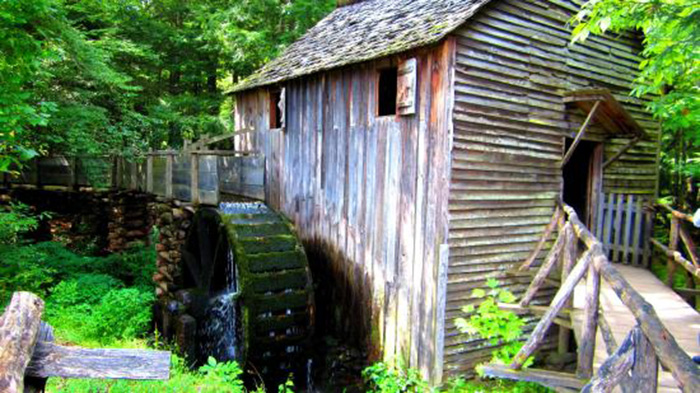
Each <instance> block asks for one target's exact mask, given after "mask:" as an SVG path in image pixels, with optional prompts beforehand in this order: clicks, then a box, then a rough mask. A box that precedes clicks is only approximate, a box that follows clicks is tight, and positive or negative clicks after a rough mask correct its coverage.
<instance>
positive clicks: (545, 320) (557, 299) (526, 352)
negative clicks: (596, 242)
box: [510, 247, 600, 370]
mask: <svg viewBox="0 0 700 393" xmlns="http://www.w3.org/2000/svg"><path fill="white" fill-rule="evenodd" d="M599 248H600V247H597V248H596V250H598V249H599ZM592 254H593V253H592V252H591V250H588V251H586V253H584V254H583V256H581V258H580V259H579V261H578V263H577V264H576V266H574V269H573V270H572V271H571V274H570V275H569V277H567V278H566V281H564V282H563V283H562V286H561V288H560V289H559V291H558V292H557V294H556V295H554V299H552V302H551V303H550V305H549V309H548V310H547V312H545V314H544V316H543V317H542V319H541V320H540V322H539V323H538V324H537V326H536V327H535V330H533V332H532V334H531V335H530V338H529V339H528V340H527V342H526V343H525V345H523V347H522V348H520V351H519V352H518V354H517V355H515V357H514V358H513V362H512V363H511V365H510V367H511V368H513V369H516V370H519V369H520V368H522V366H523V364H524V363H525V361H526V360H527V358H529V357H530V355H532V354H533V353H534V352H535V350H536V349H537V348H538V347H539V346H540V345H541V344H542V340H543V339H544V336H545V333H547V330H548V329H549V327H550V326H551V325H552V321H553V320H554V318H555V316H556V315H558V314H559V312H560V311H561V309H563V308H564V305H565V304H566V301H567V300H568V299H569V297H570V296H572V294H573V291H574V288H575V287H576V284H578V282H579V281H580V280H581V278H583V276H584V275H585V274H586V271H587V270H588V265H589V264H590V263H591V258H592Z"/></svg>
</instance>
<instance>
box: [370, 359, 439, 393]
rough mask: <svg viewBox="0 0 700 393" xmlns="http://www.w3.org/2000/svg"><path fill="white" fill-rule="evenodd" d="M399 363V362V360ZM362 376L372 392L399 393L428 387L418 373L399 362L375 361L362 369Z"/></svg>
mask: <svg viewBox="0 0 700 393" xmlns="http://www.w3.org/2000/svg"><path fill="white" fill-rule="evenodd" d="M399 363H400V362H399ZM362 377H363V378H364V379H365V382H367V384H368V386H369V390H368V392H372V393H401V392H415V391H423V390H426V389H427V388H428V384H427V382H425V381H424V380H423V379H422V378H421V376H420V373H419V372H418V371H417V370H414V369H411V368H408V369H407V368H405V367H402V365H401V364H398V365H390V364H388V363H384V362H377V363H374V364H373V365H371V366H369V367H367V368H365V369H364V370H363V371H362Z"/></svg>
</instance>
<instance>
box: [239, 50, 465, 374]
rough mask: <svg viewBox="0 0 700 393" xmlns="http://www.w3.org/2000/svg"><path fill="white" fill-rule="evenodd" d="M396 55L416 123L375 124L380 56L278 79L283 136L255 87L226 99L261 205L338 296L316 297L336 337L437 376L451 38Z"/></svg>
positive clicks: (380, 121) (411, 119) (387, 120)
mask: <svg viewBox="0 0 700 393" xmlns="http://www.w3.org/2000/svg"><path fill="white" fill-rule="evenodd" d="M402 57H403V58H408V57H416V59H417V61H418V83H417V86H418V87H417V89H418V94H417V108H418V110H417V114H416V115H411V116H400V117H382V118H377V117H376V116H375V113H376V100H375V89H376V81H377V75H378V72H377V67H380V66H382V65H386V64H387V62H388V61H389V60H387V59H383V60H382V63H378V62H372V63H365V64H361V65H357V66H353V67H350V68H345V69H341V70H337V71H333V72H330V73H325V74H322V75H318V76H313V77H308V78H302V79H297V80H294V81H291V82H288V83H286V84H285V85H284V86H283V87H285V88H286V105H287V119H286V129H285V130H284V131H281V130H269V127H268V110H269V105H268V93H267V91H266V90H264V89H259V90H255V91H252V92H246V93H242V94H239V95H238V96H237V101H236V119H235V121H236V125H237V126H238V127H240V128H242V129H243V128H245V129H255V130H260V131H261V134H260V135H259V137H256V138H253V139H254V143H253V144H254V146H253V147H254V148H256V149H259V150H260V151H262V152H263V153H264V154H265V155H266V156H267V158H268V162H267V168H266V171H267V182H266V183H267V185H268V189H267V196H266V199H267V201H268V203H269V204H270V205H271V206H273V207H275V208H278V209H280V210H281V211H283V212H284V213H285V214H287V215H288V216H289V217H290V218H291V219H292V220H293V221H294V223H295V224H296V227H297V229H298V231H299V234H300V235H301V236H302V238H303V239H304V240H305V242H306V244H307V245H308V246H309V248H320V249H322V250H323V253H324V254H325V255H326V256H327V257H328V259H329V264H330V266H329V270H330V271H332V276H333V285H334V287H335V288H337V289H338V291H339V292H340V295H339V297H336V298H333V299H323V301H337V302H338V303H339V304H338V306H339V307H341V308H343V313H344V315H345V319H346V321H347V322H348V326H345V328H346V330H348V331H349V332H352V331H355V332H357V331H362V330H364V331H365V335H366V336H367V337H368V339H369V337H370V336H371V341H372V344H373V345H374V348H375V349H381V355H382V356H383V357H384V358H385V359H391V358H395V357H397V356H401V357H403V358H404V359H405V360H406V362H407V364H410V365H411V366H412V367H417V368H420V369H421V370H422V371H423V372H424V373H425V375H431V374H432V375H431V376H432V377H437V376H440V375H441V369H440V367H439V366H437V367H436V364H438V365H441V364H442V362H440V361H437V360H436V359H437V358H440V357H441V350H442V348H443V346H442V345H436V343H438V342H442V338H441V335H442V334H443V333H444V330H443V329H438V328H437V326H439V325H440V326H441V323H440V320H441V314H440V312H441V311H444V307H442V308H441V307H440V304H443V305H444V302H442V303H441V302H440V301H439V300H438V298H439V297H440V298H442V297H443V296H444V295H443V296H440V294H439V292H438V288H439V283H440V278H439V275H440V274H441V273H442V276H443V277H446V265H447V253H446V252H445V251H446V250H447V246H446V243H447V235H448V213H447V198H446V195H447V193H448V191H447V190H448V186H449V180H448V179H449V164H450V162H449V159H448V151H449V143H450V138H449V135H450V133H451V130H450V121H449V120H450V118H451V112H452V109H451V105H452V101H451V97H452V96H453V95H452V94H451V91H450V89H451V87H452V86H453V83H452V81H451V79H450V76H451V75H452V74H451V73H450V72H448V69H449V67H451V65H452V64H454V61H453V57H454V40H452V39H450V40H446V41H444V42H443V43H442V44H440V45H439V46H438V47H435V48H428V49H424V50H421V51H419V52H415V53H409V54H405V55H403V56H402ZM391 60H392V61H394V64H396V63H395V62H396V60H397V58H394V59H391ZM441 251H442V252H441ZM441 256H442V262H443V263H442V264H441V263H440V262H441ZM440 266H442V267H443V269H442V271H441V270H440ZM443 281H444V280H443ZM363 321H368V322H371V323H368V325H369V326H363V325H364V322H363Z"/></svg>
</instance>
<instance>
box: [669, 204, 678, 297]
mask: <svg viewBox="0 0 700 393" xmlns="http://www.w3.org/2000/svg"><path fill="white" fill-rule="evenodd" d="M679 227H680V221H679V220H678V218H676V217H675V216H673V215H671V233H670V235H669V241H668V249H669V250H671V252H675V251H677V250H678V232H679V231H678V230H679ZM666 273H667V274H666V285H668V286H669V287H671V288H673V276H674V275H675V273H676V262H675V261H674V259H673V257H671V256H668V258H667V259H666Z"/></svg>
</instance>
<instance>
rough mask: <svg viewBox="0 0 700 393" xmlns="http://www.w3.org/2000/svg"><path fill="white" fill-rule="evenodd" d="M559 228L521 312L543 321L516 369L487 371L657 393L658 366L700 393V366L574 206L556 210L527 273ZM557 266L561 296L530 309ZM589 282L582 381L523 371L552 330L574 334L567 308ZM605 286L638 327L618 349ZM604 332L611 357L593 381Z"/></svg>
mask: <svg viewBox="0 0 700 393" xmlns="http://www.w3.org/2000/svg"><path fill="white" fill-rule="evenodd" d="M556 226H558V227H559V235H558V237H557V240H556V242H555V244H554V246H553V247H552V248H551V249H550V251H549V253H548V254H547V256H546V257H545V259H544V261H543V262H542V264H541V265H540V266H539V268H538V271H537V273H536V274H535V276H534V278H533V280H532V283H531V284H530V286H529V287H528V289H527V291H526V292H525V295H524V296H523V297H522V299H521V300H520V303H519V305H518V306H517V307H518V308H519V309H521V310H528V311H532V312H534V313H540V314H542V319H541V320H540V321H539V323H538V324H537V326H536V327H535V329H534V330H533V332H532V334H531V335H530V337H529V339H528V340H527V342H526V343H525V344H524V345H523V347H522V348H521V350H520V352H519V353H518V354H517V355H516V356H515V358H514V360H513V362H512V363H511V364H510V365H508V366H502V365H491V364H490V365H486V366H485V367H484V372H485V373H486V375H489V376H493V377H499V378H509V379H516V380H525V381H532V382H538V383H541V384H543V385H546V386H550V387H553V388H557V389H560V390H576V391H578V390H582V391H585V392H589V391H590V392H609V391H611V390H612V388H614V387H615V386H617V385H620V386H621V387H622V389H623V391H624V392H656V388H657V372H658V363H660V364H661V365H662V366H663V367H664V368H665V369H667V370H669V371H670V372H671V373H672V375H673V377H674V378H675V380H676V382H677V383H678V386H679V387H680V388H681V389H682V390H683V391H684V392H691V391H698V390H697V389H699V388H700V371H699V369H698V366H697V365H696V364H695V363H694V362H693V361H692V359H691V358H690V357H689V356H688V354H687V353H685V352H684V351H683V350H682V349H681V348H680V346H679V345H678V343H677V342H676V340H675V339H674V337H673V336H672V335H671V333H670V332H669V331H668V329H666V327H665V326H664V325H663V323H662V322H661V320H660V319H659V317H658V316H657V314H656V312H655V310H654V308H653V307H652V305H651V304H649V303H648V302H647V301H646V300H645V299H644V298H643V297H642V296H641V295H640V294H639V293H638V292H637V291H636V290H635V289H634V288H633V287H632V286H631V285H630V284H629V283H628V282H627V281H626V280H625V278H624V277H623V276H622V275H621V274H620V273H619V272H618V271H617V269H616V268H615V267H614V265H613V264H612V263H611V262H610V261H609V260H608V257H607V255H606V253H605V251H604V248H603V244H602V243H601V242H600V241H599V240H598V239H597V238H596V237H595V236H594V235H593V234H592V233H591V232H590V231H589V230H588V228H586V226H585V225H583V223H582V222H581V221H580V220H579V218H578V216H577V214H576V212H575V211H574V210H573V209H572V208H571V207H570V206H568V205H565V204H561V205H560V207H558V208H557V211H556V212H555V214H554V217H553V219H552V223H551V224H550V225H549V226H548V228H547V230H546V231H545V235H544V236H543V239H542V241H541V242H540V243H539V244H538V246H537V247H536V249H535V250H534V251H533V254H532V255H531V256H530V257H529V258H528V259H527V260H526V261H525V263H524V264H523V265H522V267H521V269H522V270H527V269H530V267H531V266H532V264H533V262H534V260H535V259H536V258H537V254H538V253H539V252H541V250H542V248H543V247H542V245H543V244H544V243H545V242H546V238H547V237H549V236H550V235H551V233H552V232H553V231H554V229H555V227H556ZM580 245H583V247H580ZM557 262H559V264H560V265H561V270H562V277H563V279H562V282H561V286H560V288H559V291H558V292H557V293H556V295H555V296H554V299H553V300H552V301H551V303H550V305H549V307H547V308H546V309H544V310H542V309H541V308H539V307H534V306H530V302H531V301H532V299H533V298H534V295H535V293H536V292H537V291H538V290H539V288H540V287H541V286H542V284H543V283H544V282H545V279H546V278H547V277H548V276H549V274H550V273H551V272H552V270H553V268H554V266H555V265H556V264H557ZM584 277H585V280H586V294H585V306H584V310H583V318H582V325H581V334H580V339H579V340H578V341H579V347H578V361H577V369H576V374H569V373H563V372H554V371H548V370H538V369H526V370H523V369H522V368H523V364H524V363H525V361H526V360H527V359H528V358H529V357H530V356H532V354H533V353H534V352H535V351H536V350H537V349H538V348H539V347H541V346H542V344H544V341H545V334H546V333H547V331H548V330H549V328H550V327H551V326H552V324H553V323H560V324H562V325H564V326H567V327H571V324H567V323H566V319H567V317H569V316H573V313H574V312H575V311H574V310H573V309H571V308H570V307H569V305H570V304H571V301H572V296H573V293H574V289H575V287H576V286H577V285H578V283H579V282H580V281H581V280H583V279H584ZM602 280H605V281H606V282H607V283H608V284H609V285H610V287H611V288H612V289H613V290H614V292H615V293H616V294H617V295H618V297H619V298H620V300H621V301H622V303H623V304H624V305H625V306H626V307H627V308H628V309H629V311H630V312H631V313H632V315H633V316H634V317H635V319H636V321H637V325H636V327H634V328H633V329H632V330H631V331H630V332H629V334H628V335H627V338H626V339H625V340H624V341H623V342H622V343H620V345H619V346H618V345H617V343H616V342H615V338H614V337H613V334H612V330H611V329H610V327H609V326H608V325H607V323H606V321H605V319H604V318H599V313H600V310H599V307H600V306H599V296H600V287H601V281H602ZM509 308H511V309H512V308H513V307H512V306H511V307H509ZM560 321H561V322H560ZM599 329H600V333H601V335H602V337H603V340H604V342H605V346H606V349H607V352H608V354H609V355H610V356H609V357H608V359H607V360H606V361H605V362H604V363H603V364H602V365H601V367H600V368H599V370H598V373H596V374H595V375H594V372H593V370H594V369H593V362H594V349H595V341H596V334H597V331H598V330H599Z"/></svg>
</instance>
